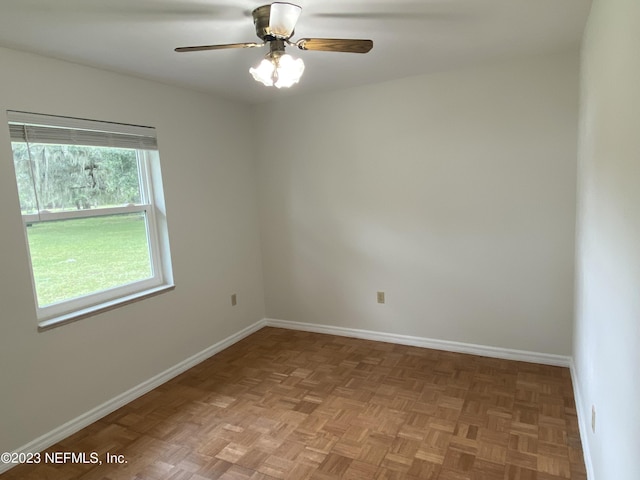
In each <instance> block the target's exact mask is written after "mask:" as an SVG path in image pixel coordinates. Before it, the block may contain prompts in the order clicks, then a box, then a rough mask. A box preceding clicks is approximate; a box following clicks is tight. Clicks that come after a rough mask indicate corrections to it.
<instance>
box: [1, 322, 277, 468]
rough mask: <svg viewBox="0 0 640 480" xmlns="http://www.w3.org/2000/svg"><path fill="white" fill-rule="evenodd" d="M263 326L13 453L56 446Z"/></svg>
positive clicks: (207, 350) (214, 347)
mask: <svg viewBox="0 0 640 480" xmlns="http://www.w3.org/2000/svg"><path fill="white" fill-rule="evenodd" d="M264 326H265V321H264V320H258V321H257V322H256V323H254V324H253V325H250V326H248V327H247V328H244V329H243V330H240V331H239V332H238V333H235V334H233V335H231V336H229V337H227V338H225V339H224V340H221V341H219V342H218V343H216V344H214V345H211V346H210V347H208V348H205V349H204V350H202V351H201V352H199V353H196V354H195V355H193V356H191V357H189V358H187V359H186V360H183V361H182V362H180V363H178V364H176V365H174V366H173V367H171V368H169V369H167V370H165V371H164V372H161V373H159V374H158V375H156V376H155V377H152V378H150V379H149V380H146V381H144V382H142V383H141V384H139V385H136V386H135V387H133V388H131V389H130V390H127V391H126V392H124V393H122V394H120V395H118V396H117V397H114V398H112V399H111V400H108V401H106V402H105V403H103V404H102V405H99V406H97V407H95V408H93V409H91V410H89V411H88V412H86V413H83V414H82V415H80V416H79V417H76V418H74V419H72V420H70V421H68V422H67V423H65V424H63V425H61V426H59V427H58V428H55V429H53V430H51V431H50V432H48V433H45V434H44V435H42V436H40V437H38V438H36V439H35V440H33V441H32V442H29V443H27V444H26V445H23V446H22V447H20V448H18V449H16V450H15V451H16V452H21V453H36V452H41V451H42V450H44V449H46V448H49V447H50V446H51V445H54V444H56V443H58V442H59V441H60V440H63V439H64V438H67V437H68V436H69V435H72V434H74V433H76V432H77V431H79V430H81V429H83V428H84V427H86V426H88V425H91V424H92V423H93V422H95V421H97V420H100V419H101V418H102V417H104V416H106V415H108V414H110V413H111V412H113V411H115V410H117V409H118V408H120V407H123V406H125V405H126V404H127V403H130V402H132V401H133V400H135V399H136V398H138V397H141V396H142V395H144V394H145V393H147V392H150V391H151V390H153V389H154V388H156V387H159V386H160V385H162V384H163V383H166V382H168V381H169V380H171V379H172V378H173V377H176V376H178V375H180V374H181V373H183V372H185V371H187V370H189V369H190V368H191V367H194V366H196V365H197V364H199V363H201V362H203V361H204V360H206V359H207V358H209V357H211V356H213V355H215V354H216V353H218V352H220V351H222V350H224V349H225V348H227V347H230V346H231V345H233V344H234V343H236V342H239V341H240V340H242V339H243V338H245V337H247V336H249V335H251V334H252V333H254V332H256V331H258V330H260V329H261V328H262V327H264ZM14 466H15V464H11V463H0V474H1V473H3V472H5V471H7V470H9V469H11V468H13V467H14Z"/></svg>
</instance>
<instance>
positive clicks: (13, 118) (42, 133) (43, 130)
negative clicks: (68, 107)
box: [7, 111, 158, 150]
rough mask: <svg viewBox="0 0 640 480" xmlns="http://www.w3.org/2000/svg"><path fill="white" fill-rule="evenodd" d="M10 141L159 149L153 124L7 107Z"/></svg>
mask: <svg viewBox="0 0 640 480" xmlns="http://www.w3.org/2000/svg"><path fill="white" fill-rule="evenodd" d="M7 117H8V121H9V132H10V135H11V141H13V142H25V143H48V144H56V145H85V146H92V147H112V148H134V149H141V150H157V149H158V145H157V142H156V131H155V129H154V128H151V127H142V126H138V125H126V124H122V123H109V122H99V121H95V120H84V119H78V118H70V117H57V116H50V115H39V114H35V113H26V112H15V111H7Z"/></svg>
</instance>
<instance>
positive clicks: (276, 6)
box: [269, 2, 302, 38]
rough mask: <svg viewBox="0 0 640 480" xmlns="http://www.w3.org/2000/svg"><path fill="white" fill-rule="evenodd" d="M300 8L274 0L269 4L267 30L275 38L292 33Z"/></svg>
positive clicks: (285, 36) (286, 36)
mask: <svg viewBox="0 0 640 480" xmlns="http://www.w3.org/2000/svg"><path fill="white" fill-rule="evenodd" d="M301 11H302V8H300V7H299V6H298V5H293V4H291V3H282V2H275V3H272V4H271V11H270V14H269V30H270V31H271V35H273V36H274V37H277V38H289V37H290V36H291V35H292V34H293V29H294V28H295V26H296V22H297V21H298V17H300V12H301Z"/></svg>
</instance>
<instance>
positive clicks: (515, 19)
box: [0, 0, 591, 103]
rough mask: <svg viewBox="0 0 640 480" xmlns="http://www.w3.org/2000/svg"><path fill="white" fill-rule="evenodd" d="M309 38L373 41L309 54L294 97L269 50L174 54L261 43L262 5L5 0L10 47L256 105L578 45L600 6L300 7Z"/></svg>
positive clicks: (340, 3) (444, 2)
mask: <svg viewBox="0 0 640 480" xmlns="http://www.w3.org/2000/svg"><path fill="white" fill-rule="evenodd" d="M293 1H294V3H297V4H298V5H300V6H301V7H302V14H301V16H300V19H299V21H298V23H297V26H296V34H295V35H294V38H293V39H294V40H295V39H296V38H301V37H327V38H369V39H372V40H373V42H374V46H373V50H372V51H371V52H369V53H368V54H365V55H362V54H352V53H334V52H312V51H299V50H297V49H295V50H294V49H292V48H289V53H291V54H293V55H294V56H299V57H301V58H303V60H304V62H305V65H306V70H305V74H304V76H303V77H302V79H301V81H300V83H299V84H298V85H295V86H294V87H292V88H291V90H290V91H287V92H285V91H284V89H283V90H282V91H278V90H276V89H274V88H267V87H264V86H262V85H261V84H258V83H256V82H255V81H254V80H253V79H252V78H251V76H250V74H249V72H248V69H249V67H250V66H252V65H256V64H257V63H258V62H259V60H260V59H261V58H262V56H263V55H264V54H265V53H266V52H267V51H268V50H267V48H261V49H259V48H254V49H233V50H216V51H207V52H190V53H175V52H174V51H173V49H174V48H175V47H181V46H188V45H210V44H216V43H235V42H259V41H260V40H259V39H258V38H257V37H256V35H255V30H254V27H253V20H252V18H251V13H250V12H251V11H252V10H253V9H254V8H256V7H258V6H260V5H262V4H264V3H269V2H268V0H267V1H264V2H263V1H261V0H253V1H252V0H236V1H233V0H0V46H4V47H8V48H15V49H19V50H25V51H30V52H35V53H39V54H42V55H46V56H50V57H55V58H59V59H64V60H69V61H72V62H76V63H80V64H85V65H91V66H96V67H100V68H104V69H108V70H113V71H117V72H123V73H128V74H131V75H135V76H139V77H143V78H149V79H155V80H158V81H161V82H164V83H169V84H174V85H181V86H184V87H187V88H191V89H196V90H200V91H204V92H211V93H215V94H218V95H222V96H224V97H227V98H232V99H237V100H242V101H246V102H250V103H254V102H261V101H265V100H269V99H271V98H274V97H276V96H279V95H289V94H294V93H303V92H304V93H309V92H314V91H320V90H330V89H336V88H342V87H348V86H356V85H361V84H366V83H375V82H379V81H384V80H390V79H394V78H401V77H407V76H410V75H416V74H421V73H429V72H435V71H440V70H447V69H452V68H459V67H462V66H464V65H468V64H476V63H479V62H484V61H488V60H492V59H498V58H503V57H512V56H515V55H522V54H534V53H538V52H540V53H542V52H549V51H553V50H561V49H567V48H572V47H576V46H577V45H578V44H579V42H580V39H581V36H582V30H583V28H584V25H585V23H586V19H587V16H588V13H589V8H590V5H591V0H406V1H381V0H347V1H344V0H324V1H320V0H298V1H296V0H293Z"/></svg>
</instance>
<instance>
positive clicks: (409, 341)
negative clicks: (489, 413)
mask: <svg viewBox="0 0 640 480" xmlns="http://www.w3.org/2000/svg"><path fill="white" fill-rule="evenodd" d="M263 321H264V324H265V325H267V326H270V327H278V328H286V329H289V330H302V331H305V332H315V333H327V334H330V335H340V336H343V337H353V338H362V339H365V340H377V341H379V342H388V343H397V344H400V345H411V346H414V347H422V348H433V349H436V350H446V351H448V352H458V353H469V354H472V355H481V356H483V357H493V358H503V359H506V360H518V361H521V362H531V363H541V364H544V365H556V366H559V367H569V366H570V365H571V357H569V356H565V355H554V354H551V353H538V352H529V351H526V350H513V349H511V348H501V347H490V346H486V345H475V344H473V343H462V342H452V341H449V340H437V339H434V338H424V337H413V336H409V335H398V334H396V333H383V332H375V331H372V330H360V329H357V328H344V327H335V326H332V325H317V324H314V323H302V322H291V321H288V320H277V319H274V318H265V319H264V320H263Z"/></svg>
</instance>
